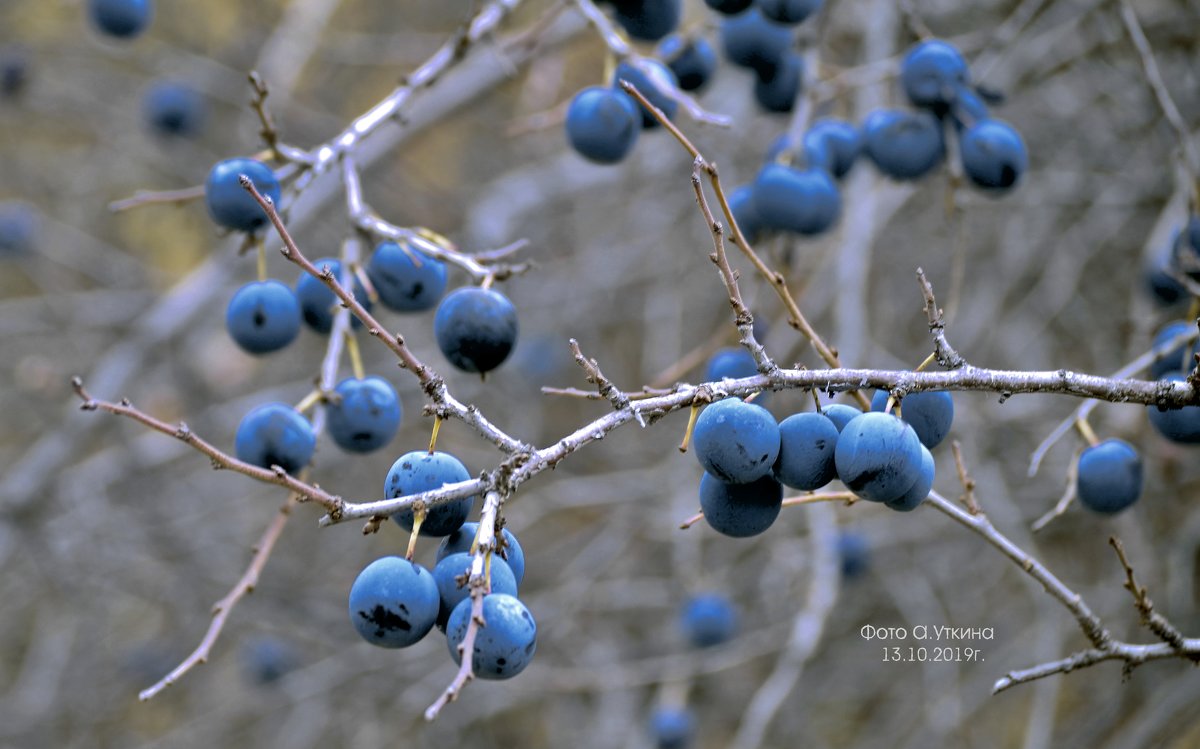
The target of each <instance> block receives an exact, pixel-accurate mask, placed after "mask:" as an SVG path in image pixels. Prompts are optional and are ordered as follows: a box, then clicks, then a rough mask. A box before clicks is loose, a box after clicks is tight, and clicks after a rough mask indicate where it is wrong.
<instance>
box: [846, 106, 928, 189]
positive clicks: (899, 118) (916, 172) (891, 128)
mask: <svg viewBox="0 0 1200 749" xmlns="http://www.w3.org/2000/svg"><path fill="white" fill-rule="evenodd" d="M863 151H864V152H865V153H866V154H867V156H868V157H869V158H870V159H871V161H872V162H874V163H875V166H876V167H878V168H879V171H881V172H883V173H884V174H885V175H887V176H889V177H891V178H892V179H897V180H915V179H920V178H921V177H923V176H925V175H926V174H928V173H929V172H931V171H933V169H934V168H936V167H937V165H938V164H940V163H941V162H942V158H943V156H944V155H945V143H944V141H943V139H942V126H941V123H940V122H939V121H938V119H937V118H936V117H934V116H933V115H931V114H929V113H928V112H901V111H897V110H879V111H876V112H872V113H871V114H870V115H868V116H867V119H866V121H864V122H863Z"/></svg>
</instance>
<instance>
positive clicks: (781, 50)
mask: <svg viewBox="0 0 1200 749" xmlns="http://www.w3.org/2000/svg"><path fill="white" fill-rule="evenodd" d="M721 45H722V47H723V49H724V51H725V57H727V58H729V61H730V62H732V63H733V64H734V65H738V66H741V67H743V68H750V69H751V70H753V71H755V72H757V73H758V74H759V75H771V74H773V73H774V72H775V68H776V67H777V66H778V65H779V63H780V61H782V60H783V57H784V55H785V54H786V53H787V51H788V50H789V49H790V48H791V46H792V32H791V30H790V29H789V28H788V27H787V26H781V25H779V24H777V23H775V22H774V21H769V20H767V19H766V18H765V17H764V16H763V14H762V12H761V11H760V10H759V9H758V8H751V9H750V10H749V11H748V12H746V13H742V14H741V15H737V16H733V17H732V18H726V19H725V20H724V21H722V23H721Z"/></svg>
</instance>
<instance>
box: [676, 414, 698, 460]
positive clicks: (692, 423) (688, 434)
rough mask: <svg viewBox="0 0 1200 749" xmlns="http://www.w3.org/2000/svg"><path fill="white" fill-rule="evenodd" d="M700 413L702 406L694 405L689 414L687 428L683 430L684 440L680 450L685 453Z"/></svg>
mask: <svg viewBox="0 0 1200 749" xmlns="http://www.w3.org/2000/svg"><path fill="white" fill-rule="evenodd" d="M699 415H700V406H697V405H695V404H693V405H692V410H691V412H690V413H689V414H688V423H687V429H685V430H684V431H683V442H680V443H679V452H681V453H685V452H687V450H688V442H690V441H691V439H692V430H693V429H695V428H696V417H697V416H699Z"/></svg>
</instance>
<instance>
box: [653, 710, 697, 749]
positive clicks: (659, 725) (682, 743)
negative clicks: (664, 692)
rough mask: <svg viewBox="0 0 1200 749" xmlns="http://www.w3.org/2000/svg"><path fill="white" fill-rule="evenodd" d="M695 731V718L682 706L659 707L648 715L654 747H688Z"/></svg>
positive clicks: (666, 748)
mask: <svg viewBox="0 0 1200 749" xmlns="http://www.w3.org/2000/svg"><path fill="white" fill-rule="evenodd" d="M695 733H696V719H695V718H694V717H693V716H692V712H691V711H690V710H688V709H686V708H682V707H660V708H658V709H657V710H655V711H654V713H653V714H652V715H651V716H650V735H651V736H652V737H653V738H654V746H655V747H656V749H688V747H690V746H691V745H692V739H693V738H694V736H695Z"/></svg>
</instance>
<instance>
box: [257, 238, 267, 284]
mask: <svg viewBox="0 0 1200 749" xmlns="http://www.w3.org/2000/svg"><path fill="white" fill-rule="evenodd" d="M254 244H255V245H257V247H256V249H257V252H258V280H259V281H266V280H267V243H266V241H265V240H264V239H263V238H262V237H256V238H255V240H254Z"/></svg>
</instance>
